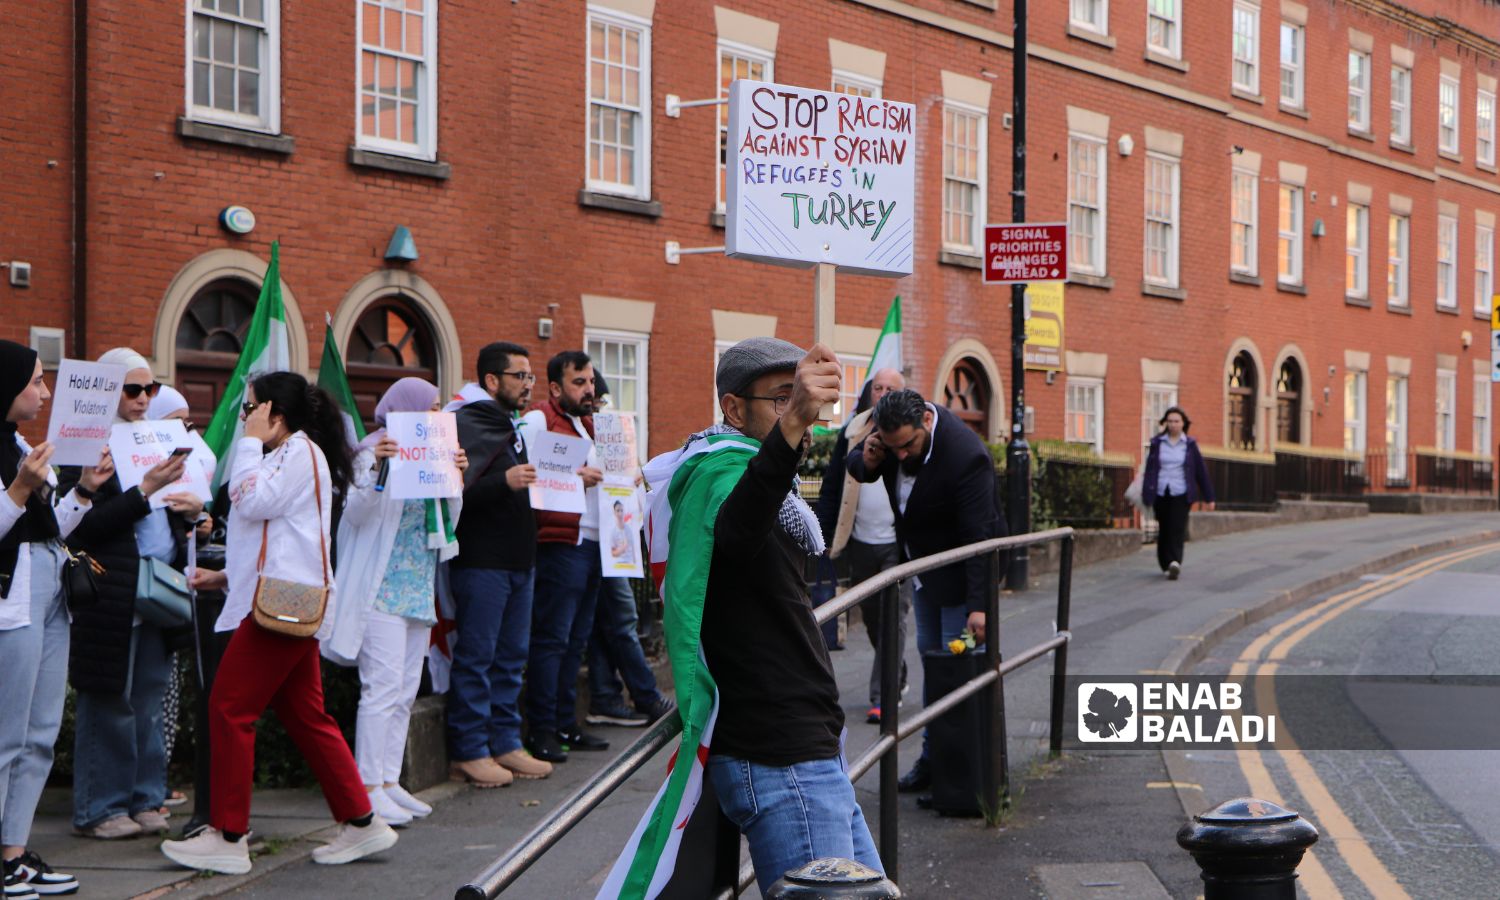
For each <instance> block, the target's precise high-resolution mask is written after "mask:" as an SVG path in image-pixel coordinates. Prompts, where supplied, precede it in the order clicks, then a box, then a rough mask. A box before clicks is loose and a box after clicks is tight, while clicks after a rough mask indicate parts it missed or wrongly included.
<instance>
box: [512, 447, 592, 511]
mask: <svg viewBox="0 0 1500 900" xmlns="http://www.w3.org/2000/svg"><path fill="white" fill-rule="evenodd" d="M593 444H594V442H593V441H590V440H587V439H586V438H581V437H575V436H573V435H567V434H558V433H557V432H555V431H543V432H541V433H540V434H532V435H528V436H527V438H526V458H527V459H529V460H530V461H531V464H532V465H534V466H536V481H535V482H534V483H533V484H532V485H531V508H532V509H545V510H550V511H552V512H568V513H580V514H581V513H582V512H583V511H584V496H583V478H582V477H581V476H579V474H578V470H579V468H580V467H582V466H583V465H584V464H585V463H587V462H588V458H589V448H590V447H592V446H593Z"/></svg>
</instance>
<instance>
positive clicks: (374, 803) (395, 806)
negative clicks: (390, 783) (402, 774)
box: [368, 788, 412, 828]
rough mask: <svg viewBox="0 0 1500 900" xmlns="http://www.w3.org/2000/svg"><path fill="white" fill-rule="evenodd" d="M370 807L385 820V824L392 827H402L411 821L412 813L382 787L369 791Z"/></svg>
mask: <svg viewBox="0 0 1500 900" xmlns="http://www.w3.org/2000/svg"><path fill="white" fill-rule="evenodd" d="M368 796H369V798H370V808H371V809H373V810H375V814H376V815H377V816H380V818H382V819H384V820H385V824H387V825H389V826H391V827H392V828H400V827H401V826H402V825H407V824H410V823H411V818H412V817H411V813H410V812H407V811H406V810H405V809H403V808H402V807H401V805H400V804H399V803H397V802H396V801H395V799H393V798H392V797H390V796H389V795H388V794H386V792H385V791H384V790H383V789H381V788H376V789H375V790H373V791H370V793H369V795H368Z"/></svg>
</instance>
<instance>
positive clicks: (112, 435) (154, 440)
mask: <svg viewBox="0 0 1500 900" xmlns="http://www.w3.org/2000/svg"><path fill="white" fill-rule="evenodd" d="M191 446H192V444H191V443H190V442H189V441H188V436H187V429H185V428H183V427H182V421H181V420H179V419H162V420H160V421H154V422H122V423H119V424H117V425H115V426H114V427H113V428H111V429H110V431H109V453H110V456H112V457H113V458H114V461H115V472H116V473H118V474H119V476H120V487H121V489H123V490H127V491H128V490H130V489H131V488H133V487H137V486H138V485H140V483H141V482H142V481H143V480H145V478H146V473H147V472H149V471H151V468H152V467H153V466H155V465H157V464H158V463H160V462H161V461H162V460H164V459H166V458H167V455H168V454H170V453H171V452H172V451H173V450H175V449H177V448H178V447H191ZM96 462H97V460H96ZM184 491H185V492H187V493H191V494H196V495H197V496H198V497H200V498H202V499H203V500H204V501H205V502H207V501H208V500H209V499H210V497H211V494H210V492H209V482H208V480H207V479H206V478H204V477H203V467H202V466H201V465H199V464H197V463H195V462H193V461H192V460H191V459H189V460H188V461H187V464H186V465H184V466H183V467H182V477H181V478H179V479H177V480H176V481H174V482H172V483H171V484H169V485H167V486H166V487H163V488H161V489H159V490H158V491H157V492H156V493H154V494H152V495H151V496H150V497H148V498H147V500H149V501H150V503H151V508H152V509H160V508H161V507H163V506H166V505H167V499H166V498H167V495H168V494H176V493H181V492H184Z"/></svg>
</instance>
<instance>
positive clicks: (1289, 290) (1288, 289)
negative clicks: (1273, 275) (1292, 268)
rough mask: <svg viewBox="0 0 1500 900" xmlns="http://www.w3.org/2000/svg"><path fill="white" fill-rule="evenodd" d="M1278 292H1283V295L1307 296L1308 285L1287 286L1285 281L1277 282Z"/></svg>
mask: <svg viewBox="0 0 1500 900" xmlns="http://www.w3.org/2000/svg"><path fill="white" fill-rule="evenodd" d="M1276 290H1278V291H1281V292H1282V293H1283V294H1299V295H1301V296H1303V297H1306V296H1307V285H1305V284H1287V283H1286V282H1284V281H1278V282H1276Z"/></svg>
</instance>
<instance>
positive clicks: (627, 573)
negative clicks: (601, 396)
mask: <svg viewBox="0 0 1500 900" xmlns="http://www.w3.org/2000/svg"><path fill="white" fill-rule="evenodd" d="M598 427H599V423H598V420H597V418H596V419H595V422H594V428H595V430H596V434H597V429H598ZM642 518H643V517H642V516H641V504H640V496H639V493H638V492H637V491H636V489H635V484H634V482H633V481H631V482H620V481H611V480H608V478H606V480H605V481H603V482H602V483H600V485H599V561H600V563H601V564H602V567H603V575H604V577H605V578H640V577H642V576H643V575H644V574H645V572H644V571H643V570H642V568H641V520H642Z"/></svg>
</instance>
